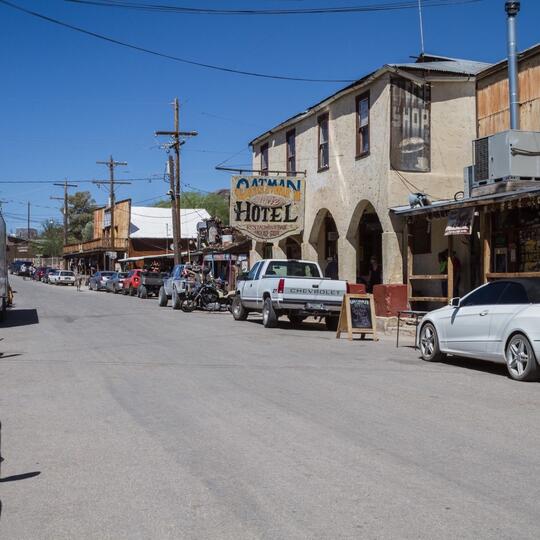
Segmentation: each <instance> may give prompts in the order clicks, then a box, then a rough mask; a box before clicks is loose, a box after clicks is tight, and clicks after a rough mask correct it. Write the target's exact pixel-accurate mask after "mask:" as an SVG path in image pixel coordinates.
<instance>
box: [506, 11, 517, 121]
mask: <svg viewBox="0 0 540 540" xmlns="http://www.w3.org/2000/svg"><path fill="white" fill-rule="evenodd" d="M519 8H520V2H506V4H505V10H506V13H507V15H508V17H507V20H508V83H509V93H508V94H509V99H510V129H519V81H518V59H517V32H516V18H517V14H518V13H519Z"/></svg>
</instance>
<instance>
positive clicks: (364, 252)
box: [347, 200, 384, 289]
mask: <svg viewBox="0 0 540 540" xmlns="http://www.w3.org/2000/svg"><path fill="white" fill-rule="evenodd" d="M347 239H348V240H349V242H350V243H351V245H352V246H353V247H354V249H355V250H356V281H357V282H358V283H362V282H364V283H366V284H367V285H368V288H369V289H371V287H372V285H373V283H369V279H368V276H369V274H370V270H371V264H370V261H371V260H375V261H376V263H377V268H376V271H378V272H379V273H380V279H378V278H377V274H376V272H375V273H374V274H373V276H374V279H375V280H376V281H379V282H382V271H383V269H384V261H383V227H382V224H381V221H380V219H379V216H378V215H377V212H376V210H375V208H374V207H373V205H372V204H371V203H370V202H369V201H367V200H363V201H360V202H359V203H358V204H357V205H356V208H355V211H354V212H353V216H352V218H351V222H350V225H349V229H348V231H347Z"/></svg>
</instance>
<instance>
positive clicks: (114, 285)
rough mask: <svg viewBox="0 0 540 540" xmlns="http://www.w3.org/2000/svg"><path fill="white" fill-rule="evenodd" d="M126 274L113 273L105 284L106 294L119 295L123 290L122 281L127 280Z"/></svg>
mask: <svg viewBox="0 0 540 540" xmlns="http://www.w3.org/2000/svg"><path fill="white" fill-rule="evenodd" d="M127 275H128V273H127V272H114V274H113V276H112V277H111V278H110V279H108V280H107V282H106V283H105V289H106V290H107V292H112V293H115V294H116V293H119V292H120V291H121V290H122V289H123V288H124V279H126V278H127Z"/></svg>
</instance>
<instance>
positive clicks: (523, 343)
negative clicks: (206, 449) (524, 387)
mask: <svg viewBox="0 0 540 540" xmlns="http://www.w3.org/2000/svg"><path fill="white" fill-rule="evenodd" d="M506 367H507V369H508V374H509V375H510V377H512V379H515V380H516V381H532V380H535V379H536V378H537V364H536V357H535V355H534V351H533V349H532V347H531V344H530V343H529V340H528V339H527V338H526V337H525V336H524V335H523V334H516V335H515V336H513V337H512V339H511V340H510V341H509V342H508V345H507V346H506Z"/></svg>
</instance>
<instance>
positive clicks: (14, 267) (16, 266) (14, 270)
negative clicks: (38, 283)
mask: <svg viewBox="0 0 540 540" xmlns="http://www.w3.org/2000/svg"><path fill="white" fill-rule="evenodd" d="M23 264H24V266H25V267H26V269H28V268H30V266H31V264H32V261H13V262H12V263H11V264H10V265H9V272H10V273H11V274H15V275H16V276H17V275H22V274H20V271H21V266H22V265H23ZM25 275H28V274H25Z"/></svg>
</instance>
